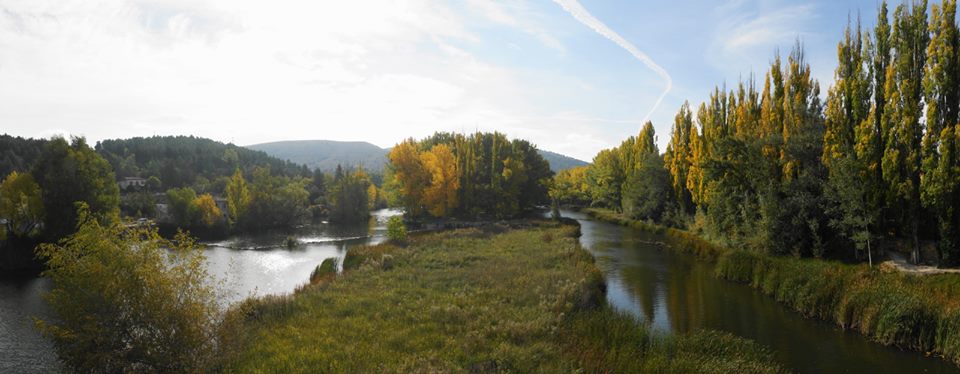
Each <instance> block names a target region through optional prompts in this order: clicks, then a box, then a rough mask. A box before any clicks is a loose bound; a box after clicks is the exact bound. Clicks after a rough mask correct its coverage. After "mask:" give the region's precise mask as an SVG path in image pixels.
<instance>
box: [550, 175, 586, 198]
mask: <svg viewBox="0 0 960 374" xmlns="http://www.w3.org/2000/svg"><path fill="white" fill-rule="evenodd" d="M589 169H590V167H589V166H578V167H575V168H570V169H566V170H561V171H560V172H559V173H557V175H555V176H554V177H553V182H552V183H551V185H550V198H551V199H553V200H554V201H557V202H558V203H560V204H570V205H575V206H587V205H589V204H590V186H589V185H588V184H587V171H588V170H589Z"/></svg>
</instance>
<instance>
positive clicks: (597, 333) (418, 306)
mask: <svg viewBox="0 0 960 374" xmlns="http://www.w3.org/2000/svg"><path fill="white" fill-rule="evenodd" d="M578 234H579V230H578V228H577V227H575V226H569V225H561V224H558V223H551V222H541V223H538V224H536V225H533V227H525V228H522V229H513V230H506V231H504V230H503V228H502V227H501V228H494V229H489V230H487V229H484V228H474V229H465V230H456V231H447V232H440V233H435V234H427V235H418V236H413V237H411V238H410V241H409V245H408V246H406V247H398V246H395V245H390V244H381V245H375V246H362V247H357V248H353V249H351V250H350V251H348V253H347V256H346V258H345V259H344V270H343V272H342V273H341V274H340V275H336V276H335V277H334V278H333V279H332V280H330V281H325V282H321V283H319V284H317V285H315V286H309V287H306V288H304V289H303V290H301V291H300V292H298V293H296V294H294V295H291V296H285V297H273V298H267V299H254V300H249V301H247V302H246V303H244V304H243V305H242V306H241V307H238V308H237V309H236V310H235V312H234V313H236V314H237V315H240V316H242V317H243V318H239V319H240V320H242V321H244V323H243V326H242V331H243V332H242V335H243V338H242V339H241V341H242V342H241V344H240V349H239V352H238V353H237V354H236V355H235V357H232V363H233V364H232V366H231V367H229V368H228V371H232V372H350V373H353V372H479V373H483V372H551V373H553V372H577V371H581V372H582V371H586V372H638V371H641V372H648V371H659V372H716V373H721V372H745V373H773V372H781V371H782V369H781V368H780V367H779V366H778V365H776V364H775V363H774V362H773V361H772V358H771V356H770V355H769V353H767V352H766V351H765V350H763V349H762V348H760V347H758V346H756V345H754V344H752V343H750V342H748V341H746V340H743V339H740V338H736V337H733V336H730V335H724V334H719V333H710V332H704V333H699V334H695V335H683V336H679V337H669V336H661V335H655V334H651V333H650V330H649V329H648V328H647V327H646V326H645V325H643V324H641V323H640V322H638V321H637V320H636V319H634V318H632V317H629V316H626V315H623V314H620V313H619V312H616V311H614V310H613V309H612V308H611V307H609V306H608V305H607V304H606V302H605V284H604V280H603V276H602V273H601V272H600V271H599V269H597V267H596V266H595V264H594V262H593V257H592V256H591V255H590V254H589V253H588V252H587V251H585V250H583V248H581V247H580V245H579V242H578V241H577V240H576V238H575V236H576V235H578Z"/></svg>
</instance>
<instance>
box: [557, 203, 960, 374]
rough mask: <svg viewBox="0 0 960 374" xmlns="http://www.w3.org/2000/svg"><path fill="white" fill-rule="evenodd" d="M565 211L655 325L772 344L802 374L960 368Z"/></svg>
mask: <svg viewBox="0 0 960 374" xmlns="http://www.w3.org/2000/svg"><path fill="white" fill-rule="evenodd" d="M563 213H564V215H565V216H568V217H573V218H577V219H579V220H580V222H581V224H582V225H583V227H582V232H583V236H582V237H581V239H580V240H581V243H583V245H584V247H586V248H587V249H588V250H589V251H590V252H592V253H593V254H594V256H595V257H596V259H597V265H598V267H600V269H601V270H602V271H603V272H604V274H605V275H606V277H607V281H608V294H607V299H608V301H609V302H610V304H611V305H613V306H614V307H615V308H617V309H619V310H623V311H625V312H627V313H630V314H632V315H634V316H637V317H638V318H640V319H642V320H644V321H647V322H648V323H649V324H650V325H651V326H652V327H653V328H654V329H656V330H660V331H665V332H681V333H682V332H688V331H695V330H698V329H704V328H708V329H714V330H721V331H728V332H731V333H733V334H735V335H739V336H743V337H746V338H749V339H753V340H755V341H757V342H759V343H761V344H763V345H766V346H768V347H770V348H772V349H774V350H775V351H776V353H775V355H776V358H777V360H778V361H780V362H782V363H784V364H785V365H787V366H788V367H789V368H790V369H791V370H795V371H798V372H802V373H844V372H849V373H954V372H960V370H958V369H957V367H955V366H953V365H951V364H948V363H946V362H945V361H943V360H940V359H936V358H927V357H924V356H923V355H922V354H920V353H916V352H903V351H900V350H898V349H896V348H891V347H884V346H881V345H879V344H875V343H872V342H869V341H868V340H866V339H865V338H863V337H862V336H860V335H858V334H855V333H851V332H845V331H842V330H839V329H838V328H836V327H834V326H833V325H831V324H827V323H824V322H819V321H814V320H809V319H804V318H802V317H800V316H799V315H798V314H796V313H794V312H792V311H790V310H788V309H787V308H785V307H783V306H782V305H780V304H778V303H777V302H776V301H774V300H773V299H772V298H770V297H767V296H764V295H761V294H760V293H758V292H756V291H754V290H753V289H750V288H749V287H747V286H744V285H739V284H735V283H730V282H726V281H721V280H718V279H717V278H715V277H714V276H713V271H712V267H711V265H710V264H705V263H702V262H698V261H695V260H694V259H693V257H692V256H689V255H685V254H680V253H677V252H676V251H672V250H669V249H668V248H667V247H665V245H669V243H665V244H657V243H658V242H668V240H667V239H665V238H662V237H657V236H654V235H652V234H649V233H645V232H640V231H637V230H633V229H628V228H625V227H621V226H617V225H613V224H608V223H604V222H596V221H593V220H591V219H589V217H586V216H584V215H582V214H579V213H575V212H563Z"/></svg>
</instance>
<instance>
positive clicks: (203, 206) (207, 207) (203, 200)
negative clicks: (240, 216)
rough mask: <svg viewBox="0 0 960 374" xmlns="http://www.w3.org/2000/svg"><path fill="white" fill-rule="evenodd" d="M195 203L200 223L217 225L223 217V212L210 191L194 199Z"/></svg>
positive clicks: (209, 225) (208, 225)
mask: <svg viewBox="0 0 960 374" xmlns="http://www.w3.org/2000/svg"><path fill="white" fill-rule="evenodd" d="M193 205H194V206H196V207H197V212H198V213H197V217H198V219H199V220H200V223H202V224H203V225H205V226H207V227H211V226H213V225H215V224H216V223H217V221H219V220H220V217H223V212H221V211H220V208H218V207H217V202H216V201H214V200H213V196H212V195H210V194H208V193H205V194H203V195H200V196H198V197H197V198H196V199H194V200H193Z"/></svg>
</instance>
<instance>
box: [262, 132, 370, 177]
mask: <svg viewBox="0 0 960 374" xmlns="http://www.w3.org/2000/svg"><path fill="white" fill-rule="evenodd" d="M247 148H250V149H253V150H256V151H262V152H265V153H266V154H268V155H271V156H274V157H277V158H281V159H285V160H290V161H292V162H295V163H298V164H303V165H307V167H310V168H317V169H320V170H323V171H333V170H336V168H337V165H343V166H344V167H348V168H353V167H356V166H358V165H363V167H364V168H366V169H369V170H377V171H379V170H383V166H384V165H386V163H387V150H386V149H383V148H380V147H377V146H375V145H373V144H370V143H367V142H340V141H334V140H288V141H282V142H272V143H262V144H254V145H248V146H247Z"/></svg>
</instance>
